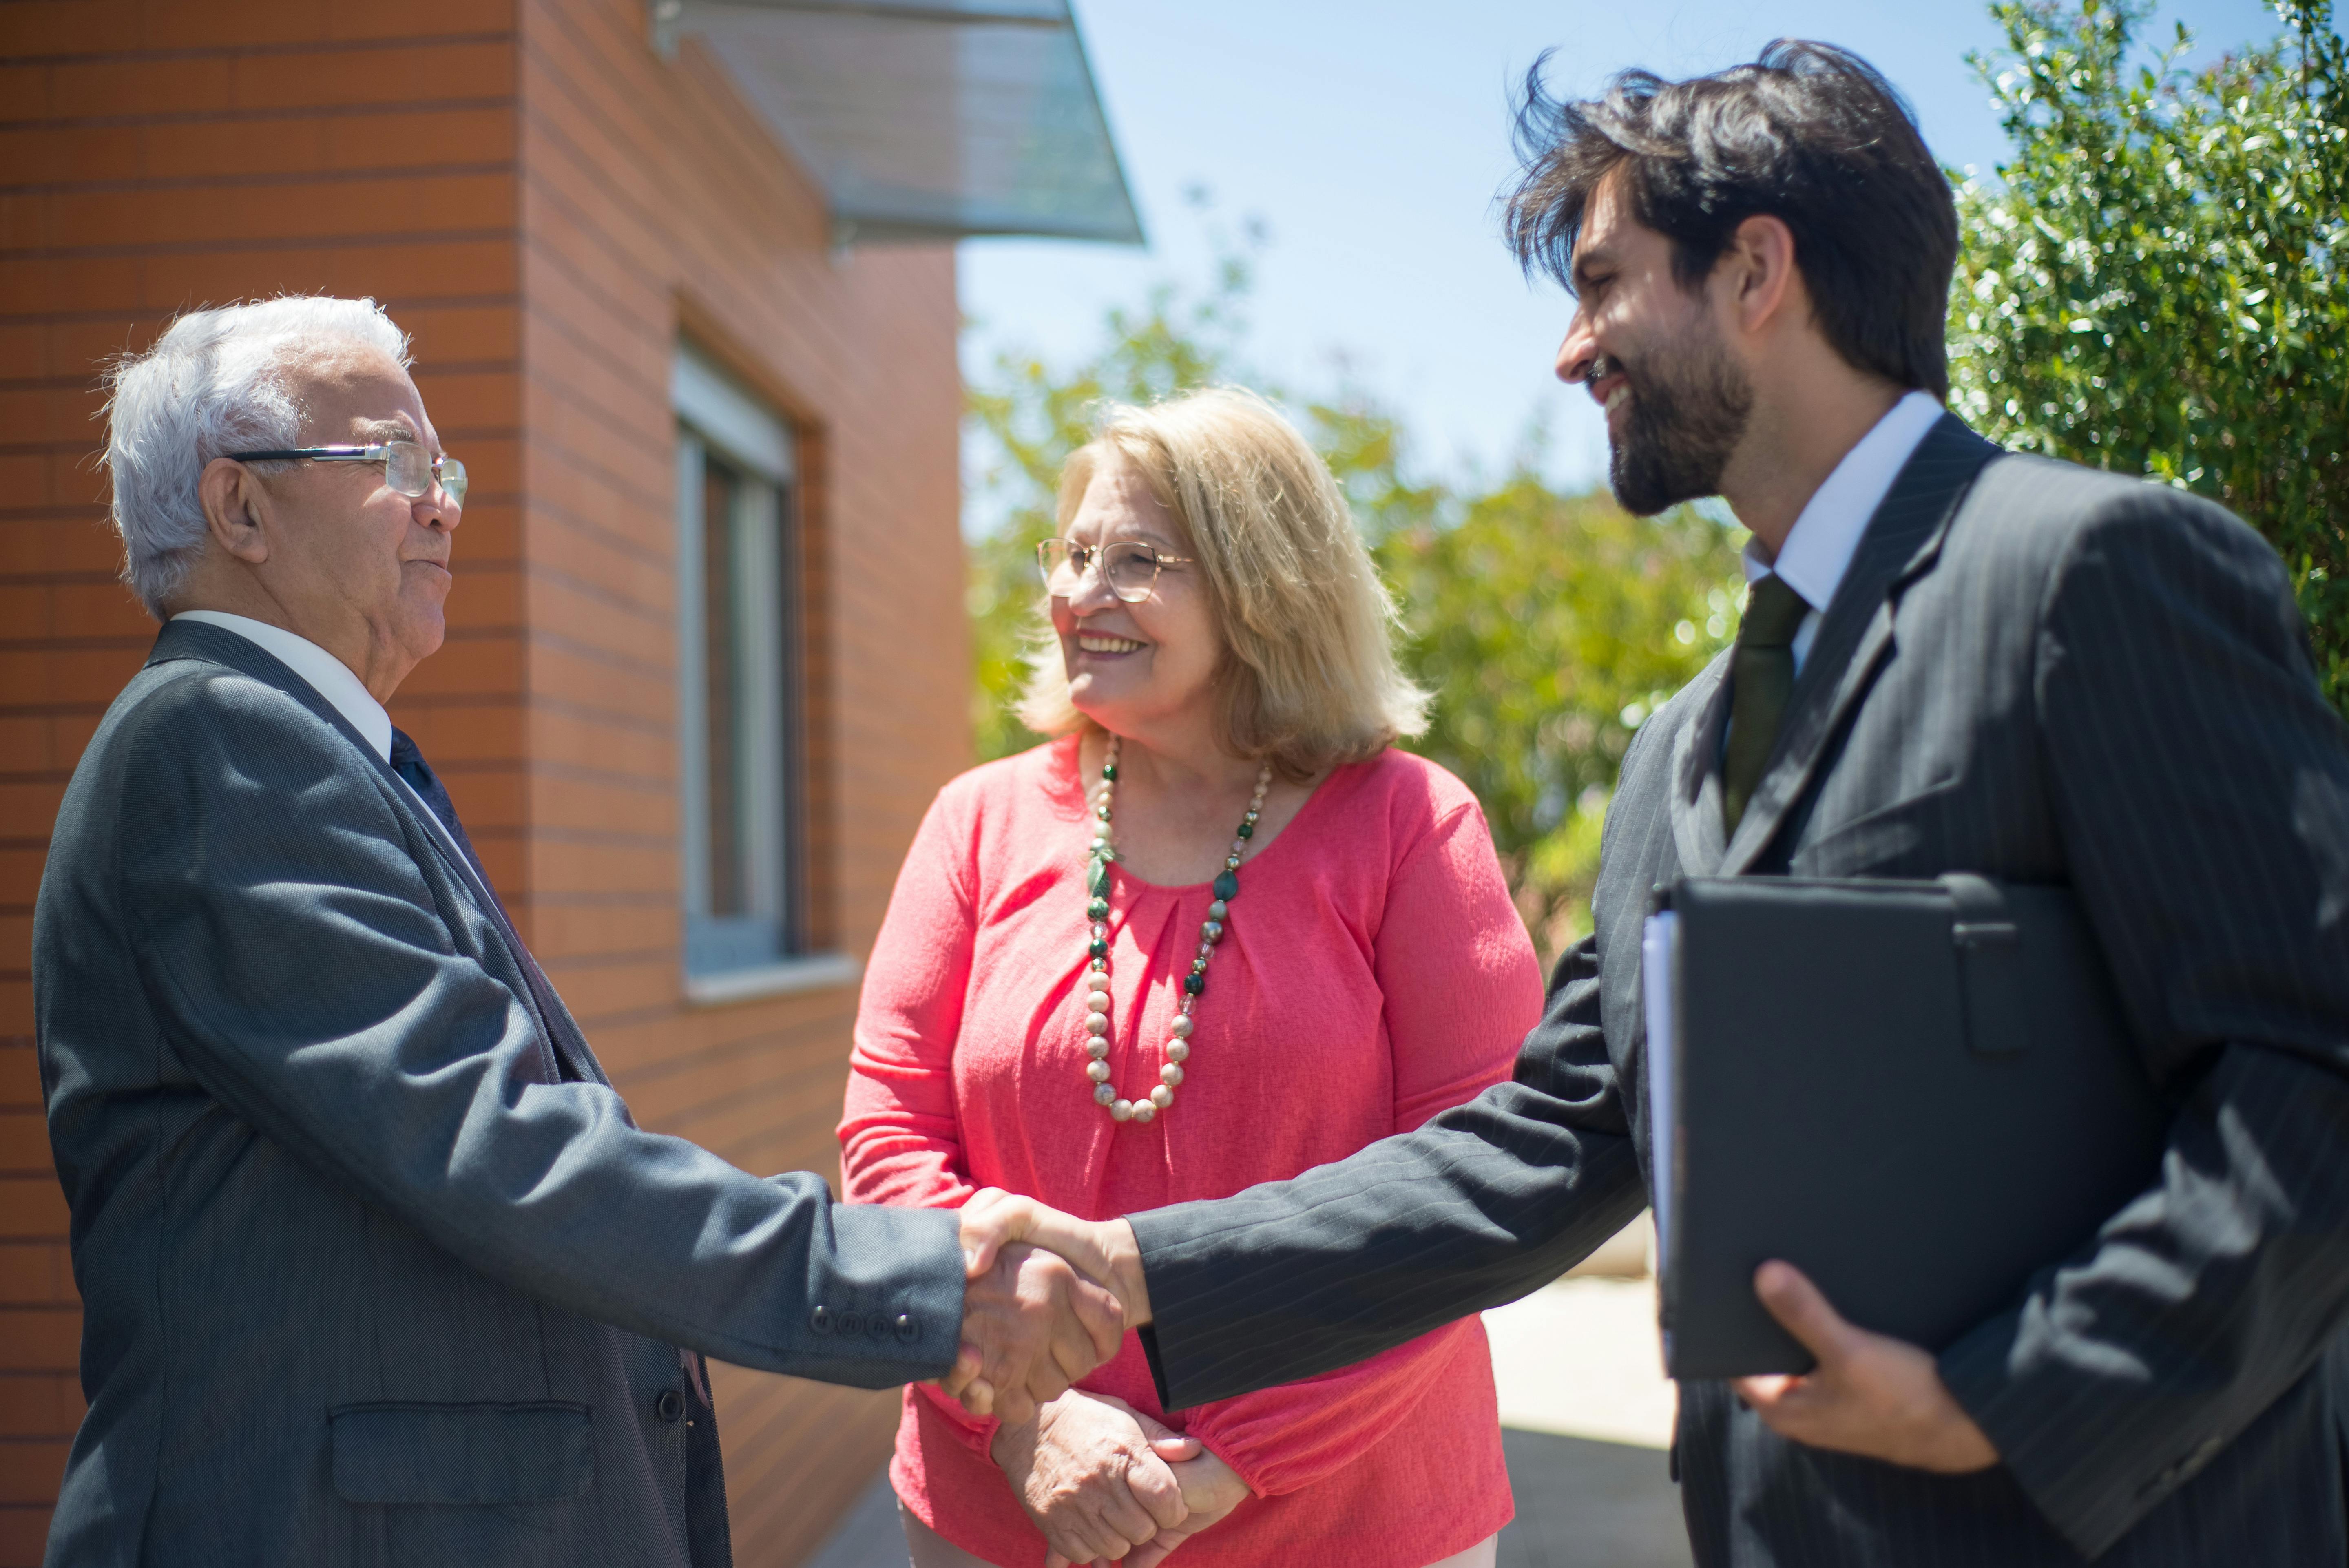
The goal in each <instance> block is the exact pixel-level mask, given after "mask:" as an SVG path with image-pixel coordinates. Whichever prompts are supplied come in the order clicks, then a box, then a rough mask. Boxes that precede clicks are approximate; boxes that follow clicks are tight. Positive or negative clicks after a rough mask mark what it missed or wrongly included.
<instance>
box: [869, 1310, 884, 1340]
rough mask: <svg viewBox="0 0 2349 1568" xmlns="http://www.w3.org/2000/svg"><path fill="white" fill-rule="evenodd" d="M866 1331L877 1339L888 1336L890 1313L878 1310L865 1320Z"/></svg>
mask: <svg viewBox="0 0 2349 1568" xmlns="http://www.w3.org/2000/svg"><path fill="white" fill-rule="evenodd" d="M864 1332H865V1333H867V1334H869V1335H871V1336H873V1337H874V1338H875V1339H886V1338H888V1337H889V1315H888V1314H887V1313H885V1312H876V1313H874V1315H872V1316H870V1317H868V1318H866V1319H865V1320H864Z"/></svg>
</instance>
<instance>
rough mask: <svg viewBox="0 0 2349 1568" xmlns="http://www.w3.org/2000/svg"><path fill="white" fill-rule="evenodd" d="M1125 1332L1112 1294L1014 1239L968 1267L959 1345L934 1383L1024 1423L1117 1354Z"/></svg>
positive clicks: (973, 1405)
mask: <svg viewBox="0 0 2349 1568" xmlns="http://www.w3.org/2000/svg"><path fill="white" fill-rule="evenodd" d="M966 1255H968V1253H966ZM1124 1334H1125V1322H1124V1314H1123V1312H1121V1311H1120V1310H1119V1307H1118V1305H1117V1298H1116V1297H1115V1296H1114V1295H1111V1294H1110V1293H1109V1292H1108V1291H1106V1290H1104V1289H1102V1287H1101V1286H1100V1285H1097V1284H1093V1283H1092V1281H1091V1280H1089V1279H1086V1278H1084V1277H1083V1276H1082V1275H1081V1274H1078V1273H1077V1272H1076V1271H1075V1270H1074V1269H1071V1267H1070V1266H1069V1265H1068V1264H1066V1263H1064V1262H1062V1261H1061V1259H1060V1258H1059V1257H1057V1256H1055V1255H1054V1254H1052V1253H1048V1252H1044V1251H1041V1250H1040V1249H1039V1248H1036V1247H1031V1246H1029V1245H1027V1244H1025V1243H1011V1244H1009V1245H1007V1246H1003V1247H1001V1248H999V1249H997V1250H995V1251H994V1253H993V1255H992V1257H991V1258H990V1259H989V1261H988V1264H987V1265H986V1266H985V1267H984V1268H978V1269H974V1270H972V1271H971V1274H970V1278H969V1281H968V1284H965V1285H964V1287H963V1305H962V1340H963V1343H962V1350H961V1353H960V1354H959V1355H958V1356H957V1357H956V1360H955V1364H954V1367H953V1369H952V1370H951V1371H950V1372H948V1373H947V1376H946V1377H942V1378H940V1379H939V1380H938V1381H939V1384H940V1386H941V1387H944V1388H945V1389H946V1390H947V1393H948V1394H950V1395H953V1396H954V1397H955V1398H958V1399H960V1400H961V1401H962V1403H963V1408H965V1409H967V1410H969V1411H970V1412H971V1413H972V1414H973V1415H978V1416H990V1415H991V1416H999V1417H1001V1418H1003V1419H1004V1420H1006V1421H1008V1422H1010V1423H1011V1424H1012V1425H1014V1426H1020V1425H1025V1424H1026V1423H1028V1422H1030V1421H1032V1420H1034V1419H1035V1418H1036V1407H1037V1406H1039V1405H1040V1404H1042V1403H1043V1402H1044V1401H1045V1400H1047V1399H1054V1398H1059V1397H1060V1396H1061V1395H1062V1394H1063V1393H1066V1392H1067V1391H1068V1387H1069V1385H1070V1384H1071V1383H1073V1382H1075V1381H1076V1380H1077V1379H1078V1378H1080V1377H1083V1376H1084V1375H1085V1374H1086V1373H1088V1372H1091V1371H1092V1369H1093V1368H1094V1367H1098V1366H1100V1365H1101V1364H1102V1362H1104V1361H1106V1360H1108V1359H1109V1358H1110V1357H1112V1356H1114V1355H1116V1354H1117V1346H1118V1341H1119V1340H1120V1339H1121V1338H1123V1336H1124Z"/></svg>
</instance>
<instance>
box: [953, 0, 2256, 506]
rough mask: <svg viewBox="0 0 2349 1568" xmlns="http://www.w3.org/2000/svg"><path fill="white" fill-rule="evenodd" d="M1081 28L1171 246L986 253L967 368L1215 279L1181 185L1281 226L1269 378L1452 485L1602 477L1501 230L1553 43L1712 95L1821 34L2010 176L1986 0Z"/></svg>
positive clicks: (1178, 18) (2185, 17)
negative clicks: (1749, 62)
mask: <svg viewBox="0 0 2349 1568" xmlns="http://www.w3.org/2000/svg"><path fill="white" fill-rule="evenodd" d="M1076 13H1077V19H1078V24H1079V26H1080V27H1081V29H1082V31H1083V35H1084V39H1085V45H1086V48H1087V51H1088V53H1089V54H1090V56H1091V58H1092V67H1093V74H1094V78H1095V81H1096V82H1097V84H1098V85H1099V87H1100V89H1101V92H1102V99H1103V101H1104V104H1105V106H1106V108H1107V109H1108V112H1109V118H1110V123H1111V127H1112V132H1113V134H1114V135H1115V137H1116V139H1117V144H1118V149H1119V151H1120V153H1121V154H1122V156H1123V160H1124V165H1125V172H1126V179H1127V181H1128V183H1129V184H1130V185H1131V186H1132V188H1133V194H1134V198H1135V200H1136V201H1137V202H1138V203H1139V205H1140V207H1141V210H1142V216H1143V225H1144V227H1145V228H1146V229H1147V231H1148V232H1149V235H1150V241H1151V243H1150V246H1149V248H1148V249H1147V250H1137V249H1133V248H1130V247H1110V246H1099V245H1080V244H1071V243H1068V242H1037V241H1013V240H985V241H973V242H967V243H965V244H964V245H963V247H962V250H961V274H962V300H963V311H964V314H965V315H966V316H967V317H968V318H969V319H970V321H971V324H972V325H971V329H970V330H969V331H968V333H967V334H966V337H965V345H964V364H965V368H966V371H967V373H968V374H970V375H971V376H973V377H980V376H983V375H984V374H985V366H986V365H987V363H988V360H989V358H990V357H991V354H992V351H993V350H994V348H995V347H997V346H1023V347H1026V348H1030V349H1034V350H1037V351H1040V352H1041V353H1043V354H1044V355H1045V356H1046V357H1047V358H1048V359H1052V360H1058V361H1062V362H1066V361H1068V360H1071V359H1073V358H1075V357H1076V356H1080V355H1081V354H1083V353H1084V352H1086V351H1087V350H1088V349H1089V348H1090V347H1091V346H1093V345H1094V344H1095V343H1097V342H1098V341H1099V339H1100V332H1101V317H1102V312H1103V310H1104V309H1105V308H1106V307H1108V306H1110V305H1112V304H1119V303H1124V302H1130V301H1136V300H1139V299H1140V298H1141V297H1142V296H1143V294H1144V293H1145V292H1146V291H1147V289H1148V288H1149V287H1150V285H1151V284H1153V283H1154V282H1156V281H1159V280H1162V279H1172V280H1175V281H1180V282H1194V281H1197V280H1201V279H1204V278H1205V276H1206V272H1207V258H1208V257H1209V255H1210V254H1211V251H1210V247H1209V242H1208V240H1207V237H1206V236H1207V226H1206V224H1205V223H1203V222H1202V221H1201V220H1200V218H1199V217H1198V216H1197V214H1196V213H1195V211H1193V210H1192V209H1191V208H1190V207H1189V206H1188V205H1187V204H1186V202H1185V191H1187V190H1189V189H1191V188H1193V187H1196V186H1205V187H1206V188H1208V189H1209V190H1211V191H1213V192H1214V196H1215V201H1216V215H1217V218H1218V220H1219V221H1221V222H1224V223H1225V225H1226V228H1227V229H1228V228H1236V227H1237V223H1238V222H1239V220H1240V219H1242V218H1243V217H1247V216H1254V217H1258V218H1261V219H1262V220H1263V221H1264V222H1265V223H1266V224H1267V225H1268V228H1269V231H1270V238H1271V242H1270V247H1269V249H1268V251H1267V252H1266V253H1264V254H1263V256H1262V258H1261V260H1260V262H1259V264H1258V267H1257V287H1256V295H1255V304H1254V309H1253V322H1254V326H1253V331H1252V333H1251V335H1250V355H1251V357H1252V359H1253V360H1254V361H1255V363H1256V364H1257V365H1258V366H1261V367H1262V368H1263V369H1264V370H1265V371H1266V372H1267V373H1268V374H1269V375H1271V376H1274V377H1278V378H1279V379H1281V380H1282V381H1283V382H1284V383H1285V384H1287V385H1288V386H1290V387H1296V388H1299V389H1313V390H1319V389H1322V388H1326V387H1330V386H1333V385H1335V384H1336V382H1337V381H1338V380H1339V378H1340V367H1341V366H1342V367H1343V370H1344V373H1345V374H1346V375H1347V376H1349V377H1350V378H1351V379H1352V381H1354V382H1355V383H1356V384H1358V385H1360V386H1361V387H1364V388H1366V389H1367V390H1369V391H1370V392H1371V393H1372V394H1373V395H1374V396H1376V397H1379V398H1380V399H1381V400H1382V401H1384V402H1385V403H1387V404H1388V405H1389V406H1391V407H1395V408H1396V409H1398V410H1399V411H1400V412H1401V413H1402V415H1403V416H1404V418H1405V422H1406V424H1407V426H1408V428H1410V429H1411V430H1412V431H1413V434H1414V437H1415V439H1416V443H1417V444H1416V449H1415V455H1416V460H1417V462H1418V463H1419V465H1420V466H1421V467H1423V468H1424V469H1456V468H1458V467H1459V466H1461V465H1462V464H1464V463H1472V462H1475V463H1482V464H1485V465H1486V466H1487V467H1491V466H1496V465H1499V464H1501V463H1504V462H1506V460H1507V459H1508V458H1509V457H1510V455H1511V454H1512V453H1513V452H1515V451H1516V450H1518V449H1519V447H1520V443H1521V439H1522V437H1523V433H1524V431H1525V430H1526V427H1527V425H1528V422H1529V421H1530V420H1532V419H1534V418H1537V416H1541V417H1547V420H1548V422H1549V425H1550V428H1551V437H1550V446H1549V449H1548V456H1547V459H1546V460H1545V462H1544V464H1543V466H1544V467H1545V468H1546V469H1548V470H1549V471H1550V472H1551V473H1552V474H1553V476H1554V477H1556V478H1557V479H1559V480H1564V481H1567V482H1571V483H1584V482H1595V481H1596V480H1599V478H1601V477H1602V476H1603V475H1604V472H1605V468H1606V447H1605V436H1604V433H1603V429H1602V428H1601V426H1600V423H1599V419H1598V418H1597V415H1596V411H1595V410H1594V409H1593V408H1592V407H1591V406H1590V404H1589V401H1588V398H1586V397H1582V396H1581V395H1580V394H1578V393H1572V394H1570V393H1568V391H1567V390H1566V389H1565V388H1562V387H1558V386H1557V383H1555V382H1554V381H1552V380H1551V379H1550V378H1549V360H1550V351H1551V349H1552V348H1553V347H1554V346H1556V344H1557V339H1558V337H1559V336H1560V335H1562V333H1563V331H1564V328H1565V325H1566V320H1567V316H1568V312H1569V309H1570V306H1569V304H1568V301H1567V299H1566V298H1565V296H1564V295H1563V294H1560V293H1559V292H1558V291H1557V289H1556V288H1555V287H1554V286H1552V285H1548V284H1527V283H1526V281H1525V280H1524V279H1523V278H1522V277H1521V276H1520V275H1519V274H1518V272H1517V269H1516V263H1514V262H1513V261H1512V260H1511V259H1510V258H1509V256H1508V255H1507V253H1506V252H1504V251H1503V250H1502V248H1501V245H1500V243H1499V241H1498V239H1497V237H1496V236H1497V226H1496V219H1495V212H1494V207H1493V196H1494V192H1495V190H1496V189H1497V188H1498V187H1499V186H1500V185H1501V184H1502V182H1503V181H1505V179H1506V177H1507V176H1508V174H1509V172H1510V170H1511V169H1512V167H1513V166H1512V163H1511V160H1510V157H1509V148H1508V129H1509V108H1508V106H1509V94H1510V89H1511V88H1512V87H1513V86H1514V85H1515V83H1516V81H1517V80H1518V79H1519V78H1521V77H1523V75H1524V73H1525V70H1526V67H1527V66H1529V65H1530V64H1531V63H1532V62H1533V60H1534V58H1535V57H1537V55H1538V54H1539V53H1540V52H1541V51H1542V50H1543V49H1544V48H1550V47H1554V48H1556V49H1557V55H1556V57H1554V59H1553V61H1552V64H1551V80H1552V82H1553V84H1554V85H1555V86H1557V87H1558V88H1571V89H1578V90H1579V89H1589V88H1595V87H1597V86H1598V85H1599V83H1601V82H1602V81H1603V80H1604V79H1605V78H1606V77H1608V76H1609V75H1610V74H1611V73H1613V72H1614V71H1617V70H1619V69H1622V68H1624V67H1630V66H1644V67H1648V68H1650V69H1652V70H1656V71H1660V72H1661V73H1663V74H1665V75H1667V76H1689V75H1694V74H1697V73H1699V72H1702V71H1707V70H1712V69H1715V68H1717V67H1721V66H1724V65H1729V64H1733V63H1734V62H1736V61H1739V60H1744V59H1750V58H1752V57H1753V56H1754V53H1755V51H1756V50H1757V49H1758V48H1759V47H1760V46H1761V45H1762V44H1763V43H1764V42H1766V41H1767V40H1768V39H1770V38H1772V37H1775V36H1796V37H1810V38H1819V39H1824V40H1826V41H1827V42H1831V43H1836V44H1841V45H1843V46H1847V47H1849V48H1853V49H1856V50H1857V51H1858V52H1859V53H1860V54H1861V55H1863V56H1865V57H1867V58H1868V59H1869V60H1870V61H1872V62H1874V63H1875V65H1876V66H1877V67H1878V68H1879V69H1881V70H1882V71H1883V72H1884V73H1885V74H1886V75H1887V76H1889V77H1890V78H1891V79H1892V81H1893V82H1894V84H1895V85H1896V86H1898V87H1899V88H1900V89H1901V90H1902V91H1903V92H1904V93H1905V94H1907V95H1908V97H1909V101H1910V103H1911V105H1912V106H1913V107H1914V108H1915V109H1916V111H1917V116H1918V119H1919V121H1920V123H1921V125H1922V126H1923V128H1924V132H1925V138H1926V140H1927V141H1928V142H1929V143H1930V145H1931V147H1932V148H1933V150H1934V151H1935V152H1936V154H1938V155H1939V156H1940V158H1941V159H1942V160H1943V161H1944V162H1948V163H1954V164H1958V165H1961V166H1962V165H1966V164H1972V165H1976V166H1978V167H1980V168H1982V170H1984V171H1985V172H1987V171H1988V170H1989V169H1990V167H1991V166H1992V164H1994V163H1996V162H1997V161H1998V160H1999V159H2000V158H2001V157H2002V150H2003V145H2004V144H2003V139H2002V136H2001V134H2000V131H1999V127H1998V121H1997V119H1996V117H1995V115H1994V114H1993V113H1992V109H1991V108H1990V106H1989V103H1988V100H1987V95H1986V93H1985V91H1984V89H1983V88H1982V85H1981V84H1980V83H1979V82H1978V81H1977V80H1976V79H1975V77H1974V76H1973V73H1972V71H1971V68H1970V67H1968V66H1967V65H1966V63H1965V55H1966V52H1967V51H1968V50H1970V49H1989V48H1992V47H1993V46H1995V45H1996V44H1997V42H1998V41H1999V35H1998V33H1997V32H1996V29H1995V27H1994V26H1993V24H1992V21H1991V19H1990V15H1989V12H1988V9H1987V7H1986V6H1984V5H1981V4H1978V3H1976V0H1936V3H1933V4H1917V3H1914V0H1877V3H1875V4H1861V3H1858V0H1787V3H1785V4H1778V5H1754V4H1752V3H1751V0H1747V3H1745V4H1733V3H1730V0H1633V3H1630V4H1613V5H1592V4H1587V3H1570V4H1556V3H1553V4H1547V5H1536V4H1528V3H1521V0H1076ZM2178 21H2183V22H2185V23H2186V24H2187V25H2188V26H2189V27H2190V28H2192V29H2193V31H2194V33H2195V34H2196V36H2197V41H2198V47H2197V49H2196V51H2195V56H2194V57H2195V58H2208V57H2212V56H2214V55H2216V54H2217V53H2218V52H2220V51H2221V50H2223V49H2226V48H2229V47H2232V46H2239V45H2240V44H2242V43H2245V42H2248V41H2253V40H2263V39H2266V38H2268V37H2270V36H2273V34H2274V33H2275V32H2276V31H2277V26H2278V25H2277V23H2276V20H2275V17H2274V14H2273V13H2272V12H2271V10H2270V9H2269V8H2268V7H2267V6H2266V5H2262V4H2259V3H2257V0H2183V3H2173V4H2168V5H2163V7H2162V8H2161V10H2160V11H2159V12H2158V15H2157V16H2156V18H2155V20H2154V22H2153V23H2152V24H2151V25H2150V26H2148V28H2147V32H2146V36H2147V37H2148V38H2153V39H2158V40H2166V39H2167V38H2168V36H2169V35H2170V29H2171V26H2172V25H2173V24H2174V23H2175V22H2178Z"/></svg>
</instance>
